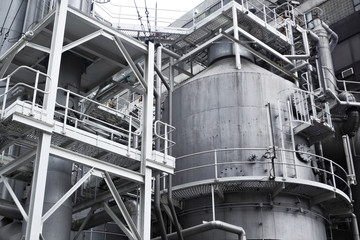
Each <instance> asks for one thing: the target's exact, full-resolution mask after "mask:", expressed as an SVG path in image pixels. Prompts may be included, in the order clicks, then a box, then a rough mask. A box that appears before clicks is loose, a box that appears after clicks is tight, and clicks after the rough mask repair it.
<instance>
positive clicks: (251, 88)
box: [173, 58, 326, 240]
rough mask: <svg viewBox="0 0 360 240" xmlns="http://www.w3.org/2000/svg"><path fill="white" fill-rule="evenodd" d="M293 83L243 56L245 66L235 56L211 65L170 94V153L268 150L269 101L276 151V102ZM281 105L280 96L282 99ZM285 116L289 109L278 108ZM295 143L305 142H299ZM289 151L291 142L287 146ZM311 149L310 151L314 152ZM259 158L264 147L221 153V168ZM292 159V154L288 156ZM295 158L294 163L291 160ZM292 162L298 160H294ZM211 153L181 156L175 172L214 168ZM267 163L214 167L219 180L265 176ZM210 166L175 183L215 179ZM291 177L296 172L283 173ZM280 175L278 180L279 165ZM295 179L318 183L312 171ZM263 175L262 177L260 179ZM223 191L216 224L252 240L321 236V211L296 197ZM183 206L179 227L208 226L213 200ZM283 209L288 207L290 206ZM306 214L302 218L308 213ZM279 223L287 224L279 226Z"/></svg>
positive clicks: (224, 236) (221, 236)
mask: <svg viewBox="0 0 360 240" xmlns="http://www.w3.org/2000/svg"><path fill="white" fill-rule="evenodd" d="M294 87H295V86H294V85H293V84H292V83H291V82H289V81H287V80H285V79H282V78H280V77H279V76H277V75H275V74H273V73H271V72H269V71H267V70H265V69H263V68H261V67H259V66H257V65H255V64H253V63H251V62H249V61H248V60H246V59H242V69H241V70H237V69H236V68H235V63H234V58H225V59H222V60H218V61H216V62H215V63H214V64H213V65H212V66H210V67H209V68H208V69H206V70H205V71H203V72H202V73H200V74H198V75H197V76H195V77H194V78H192V79H191V80H189V81H188V82H187V83H185V84H184V85H182V86H180V87H179V88H177V89H176V90H175V91H174V94H173V109H174V116H173V124H174V126H175V127H176V131H175V132H174V134H173V136H174V141H175V142H176V143H177V145H176V146H175V147H174V149H173V153H174V155H175V156H177V157H179V156H183V155H186V154H191V153H196V152H200V151H207V150H212V149H225V148H264V147H265V148H266V147H268V146H271V142H270V140H269V137H270V136H269V130H268V129H269V128H268V127H269V124H268V120H267V110H266V107H265V105H266V104H267V103H268V102H269V103H271V106H272V107H271V111H272V116H273V119H272V120H273V127H274V133H275V145H277V146H281V143H280V130H279V125H278V122H277V121H278V119H277V117H278V114H276V113H277V112H278V110H277V106H278V99H279V98H280V99H281V98H284V96H285V95H286V94H284V93H285V92H286V91H287V89H289V90H290V91H291V89H293V88H294ZM282 100H284V99H282ZM281 111H282V112H286V111H287V106H286V105H284V104H283V105H281ZM296 142H297V143H305V140H304V139H301V138H299V137H298V138H297V139H296ZM285 147H286V148H288V149H291V146H290V145H289V144H286V146H285ZM311 151H313V150H312V149H311ZM253 154H255V155H257V156H258V158H259V159H258V160H257V161H261V160H260V158H261V156H262V155H263V154H265V150H262V151H255V150H246V151H238V152H237V151H234V152H227V153H220V154H218V156H217V161H218V163H220V164H221V163H223V162H233V161H249V158H250V157H251V156H252V155H253ZM290 158H291V157H290ZM292 160H293V159H292ZM295 161H296V163H297V164H301V162H300V161H299V160H298V159H296V160H295ZM212 163H213V156H212V155H209V154H205V155H200V156H196V157H189V158H185V159H179V160H177V163H176V166H177V168H176V171H179V170H182V169H186V168H191V167H194V166H198V165H205V164H212ZM270 168H271V165H270V164H260V163H259V162H254V164H224V165H219V166H218V172H217V174H218V177H219V178H222V177H232V176H233V177H236V176H266V175H268V174H269V172H270ZM213 169H214V168H213V167H208V168H198V169H194V170H191V171H186V172H179V173H177V174H175V176H174V186H178V185H181V184H186V183H191V182H195V181H200V180H205V179H213V178H214V177H215V174H214V171H213ZM287 171H288V172H287V175H288V176H290V177H291V174H293V169H287ZM275 172H276V173H277V176H282V175H283V172H282V169H280V167H276V171H275ZM297 174H298V176H301V178H303V179H308V180H317V177H316V176H315V175H314V173H313V172H312V171H311V170H310V169H305V168H304V169H302V168H301V169H299V170H298V172H297ZM266 180H268V178H264V181H266ZM241 184H245V183H241V182H239V183H238V185H239V191H240V192H238V193H233V192H232V193H226V192H225V193H224V199H218V198H216V220H220V221H224V222H227V223H230V224H234V225H236V226H241V227H243V228H244V229H245V231H246V235H247V238H249V239H293V240H297V239H299V240H300V239H311V240H318V239H326V230H325V224H324V221H323V219H322V218H321V217H319V216H321V215H322V212H321V211H320V209H316V208H312V209H311V210H310V209H309V208H308V206H307V200H306V199H302V198H301V197H293V196H287V195H281V194H280V195H279V196H278V197H276V198H275V200H274V202H272V203H271V202H270V198H269V195H268V193H266V192H264V193H262V192H261V190H260V189H259V192H256V191H248V192H244V191H242V192H241ZM182 200H183V201H184V208H183V210H182V211H181V212H180V213H179V220H180V222H181V224H182V227H183V228H184V229H185V228H188V227H191V226H195V225H198V224H200V223H201V222H202V221H211V220H212V212H211V196H209V195H205V196H204V197H201V198H196V199H189V200H186V199H182ZM284 206H288V207H287V208H286V207H284ZM305 212H306V213H305ZM284 225H286V226H287V227H286V228H284ZM188 239H226V240H228V239H236V236H233V235H231V234H227V233H223V232H218V231H216V232H215V231H212V232H209V233H202V234H199V235H197V236H194V237H189V238H188Z"/></svg>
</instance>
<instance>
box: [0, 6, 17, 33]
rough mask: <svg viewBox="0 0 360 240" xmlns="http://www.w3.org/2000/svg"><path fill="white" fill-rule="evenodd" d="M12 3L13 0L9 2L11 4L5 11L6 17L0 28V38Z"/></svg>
mask: <svg viewBox="0 0 360 240" xmlns="http://www.w3.org/2000/svg"><path fill="white" fill-rule="evenodd" d="M13 2H14V0H11V3H10V6H9V9H8V10H7V13H6V16H5V18H4V22H3V25H2V26H1V30H0V36H1V35H2V33H3V30H4V26H5V23H6V20H7V17H8V15H9V12H10V9H11V6H12V4H13Z"/></svg>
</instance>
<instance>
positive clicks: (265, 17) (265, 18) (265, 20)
mask: <svg viewBox="0 0 360 240" xmlns="http://www.w3.org/2000/svg"><path fill="white" fill-rule="evenodd" d="M263 8H264V22H265V25H266V24H267V16H266V6H265V4H264V7H263Z"/></svg>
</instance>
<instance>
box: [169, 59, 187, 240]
mask: <svg viewBox="0 0 360 240" xmlns="http://www.w3.org/2000/svg"><path fill="white" fill-rule="evenodd" d="M173 64H174V59H173V58H172V57H170V75H169V80H170V90H169V97H168V99H169V124H170V125H172V104H173V95H172V94H173V90H174V72H173ZM169 140H170V141H171V140H172V134H171V133H170V134H169ZM168 153H169V155H171V154H172V149H171V148H170V149H169V152H168ZM172 177H173V176H172V175H171V174H170V175H169V176H168V196H167V200H168V204H169V208H170V211H171V215H172V218H173V221H174V225H175V229H176V235H177V236H178V239H180V240H184V238H183V236H182V233H181V227H180V223H179V221H178V218H177V216H176V211H175V207H174V202H173V199H172Z"/></svg>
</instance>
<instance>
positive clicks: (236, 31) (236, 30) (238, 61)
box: [232, 1, 241, 69]
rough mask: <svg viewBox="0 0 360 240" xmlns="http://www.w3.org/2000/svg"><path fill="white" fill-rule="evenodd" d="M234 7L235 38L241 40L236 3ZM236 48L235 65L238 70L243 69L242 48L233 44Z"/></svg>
mask: <svg viewBox="0 0 360 240" xmlns="http://www.w3.org/2000/svg"><path fill="white" fill-rule="evenodd" d="M233 3H234V5H233V7H232V17H233V25H234V38H235V39H236V40H239V30H238V28H239V27H238V18H237V9H236V6H235V1H234V2H233ZM233 46H234V53H235V63H236V68H237V69H241V61H240V47H239V45H238V44H236V43H233Z"/></svg>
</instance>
